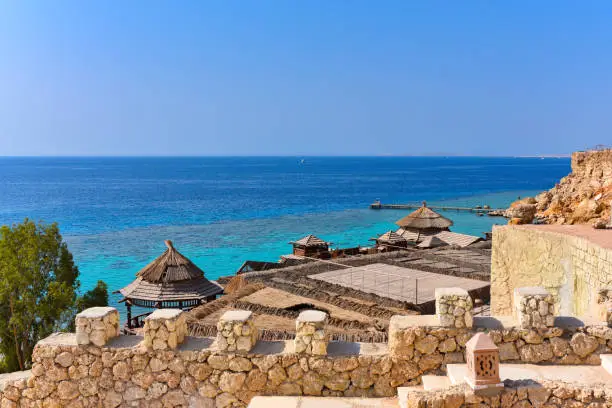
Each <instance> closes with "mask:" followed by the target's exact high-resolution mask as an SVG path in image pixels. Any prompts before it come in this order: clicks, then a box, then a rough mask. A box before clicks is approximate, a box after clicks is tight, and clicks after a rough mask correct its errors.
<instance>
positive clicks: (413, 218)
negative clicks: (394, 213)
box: [396, 201, 453, 231]
mask: <svg viewBox="0 0 612 408" xmlns="http://www.w3.org/2000/svg"><path fill="white" fill-rule="evenodd" d="M396 224H397V225H399V226H400V227H402V228H404V229H407V230H411V229H417V230H433V229H436V230H440V231H443V230H448V228H449V227H450V226H452V225H453V222H452V221H451V220H449V219H448V218H446V217H444V216H442V215H440V214H438V213H437V212H435V211H434V210H432V209H431V208H429V207H427V203H426V202H425V201H423V206H422V207H421V208H419V209H418V210H415V211H413V212H411V213H410V214H408V215H407V216H405V217H404V218H402V219H400V220H399V221H397V222H396Z"/></svg>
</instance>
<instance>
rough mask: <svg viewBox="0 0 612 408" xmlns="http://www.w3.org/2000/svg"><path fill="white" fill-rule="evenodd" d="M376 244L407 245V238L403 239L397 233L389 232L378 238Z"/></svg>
mask: <svg viewBox="0 0 612 408" xmlns="http://www.w3.org/2000/svg"><path fill="white" fill-rule="evenodd" d="M376 242H383V243H388V244H399V243H405V242H407V241H406V238H404V237H402V236H401V235H399V234H398V233H396V232H395V231H387V232H385V233H384V234H382V235H381V236H379V237H378V238H376Z"/></svg>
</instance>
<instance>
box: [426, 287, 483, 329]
mask: <svg viewBox="0 0 612 408" xmlns="http://www.w3.org/2000/svg"><path fill="white" fill-rule="evenodd" d="M435 295H436V315H437V317H438V320H439V321H440V326H443V327H456V328H460V329H461V328H464V327H468V328H471V327H472V325H473V316H472V309H473V307H474V305H473V303H472V298H471V297H470V295H469V294H468V292H467V291H466V290H465V289H461V288H436V291H435Z"/></svg>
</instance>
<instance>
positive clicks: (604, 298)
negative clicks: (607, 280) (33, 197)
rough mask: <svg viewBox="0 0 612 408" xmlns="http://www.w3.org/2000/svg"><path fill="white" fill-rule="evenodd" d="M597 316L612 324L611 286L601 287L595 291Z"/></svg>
mask: <svg viewBox="0 0 612 408" xmlns="http://www.w3.org/2000/svg"><path fill="white" fill-rule="evenodd" d="M597 307H598V309H599V310H598V318H599V320H600V321H602V322H605V323H608V325H611V326H612V288H601V289H599V291H598V292H597Z"/></svg>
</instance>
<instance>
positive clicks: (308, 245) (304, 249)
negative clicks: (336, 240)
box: [290, 234, 330, 257]
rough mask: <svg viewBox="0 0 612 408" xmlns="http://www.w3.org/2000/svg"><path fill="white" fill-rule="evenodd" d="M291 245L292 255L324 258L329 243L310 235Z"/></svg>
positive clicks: (327, 251)
mask: <svg viewBox="0 0 612 408" xmlns="http://www.w3.org/2000/svg"><path fill="white" fill-rule="evenodd" d="M290 244H291V245H293V255H297V256H308V257H322V256H323V257H325V255H326V254H327V255H328V254H329V244H330V243H329V242H325V241H323V240H322V239H321V238H319V237H317V236H314V235H312V234H310V235H306V236H305V237H304V238H301V239H298V240H297V241H291V242H290Z"/></svg>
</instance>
